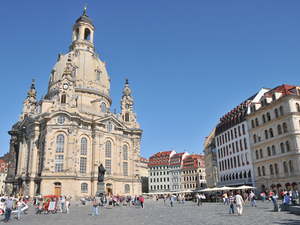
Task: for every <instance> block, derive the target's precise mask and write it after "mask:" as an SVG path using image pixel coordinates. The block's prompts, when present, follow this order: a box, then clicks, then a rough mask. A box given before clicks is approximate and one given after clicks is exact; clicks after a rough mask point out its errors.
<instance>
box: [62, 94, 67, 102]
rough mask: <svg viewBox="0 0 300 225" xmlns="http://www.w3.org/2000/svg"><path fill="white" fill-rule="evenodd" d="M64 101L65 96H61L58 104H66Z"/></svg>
mask: <svg viewBox="0 0 300 225" xmlns="http://www.w3.org/2000/svg"><path fill="white" fill-rule="evenodd" d="M66 99H67V97H66V95H65V94H62V95H61V100H60V103H61V104H66Z"/></svg>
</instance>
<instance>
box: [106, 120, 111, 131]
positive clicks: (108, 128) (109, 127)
mask: <svg viewBox="0 0 300 225" xmlns="http://www.w3.org/2000/svg"><path fill="white" fill-rule="evenodd" d="M107 131H108V132H111V131H112V123H111V122H108V124H107Z"/></svg>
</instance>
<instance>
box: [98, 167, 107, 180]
mask: <svg viewBox="0 0 300 225" xmlns="http://www.w3.org/2000/svg"><path fill="white" fill-rule="evenodd" d="M105 171H106V169H104V167H103V165H102V163H101V164H100V166H98V182H103V180H104V174H105Z"/></svg>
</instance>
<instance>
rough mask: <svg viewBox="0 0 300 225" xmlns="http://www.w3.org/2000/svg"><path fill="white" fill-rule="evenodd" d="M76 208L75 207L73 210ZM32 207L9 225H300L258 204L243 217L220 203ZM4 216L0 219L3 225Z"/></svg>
mask: <svg viewBox="0 0 300 225" xmlns="http://www.w3.org/2000/svg"><path fill="white" fill-rule="evenodd" d="M76 204H78V206H76ZM34 209H35V208H34V207H31V208H30V209H29V213H28V214H27V215H24V214H21V220H20V221H18V220H17V219H16V218H17V214H12V216H11V221H10V224H31V225H37V224H39V225H41V224H42V225H48V224H49V225H50V224H51V225H53V224H61V223H67V224H123V225H127V224H128V225H129V224H130V225H132V224H300V217H299V216H297V215H294V214H290V213H289V212H273V211H272V209H273V204H272V203H268V202H264V203H263V202H261V201H257V207H251V204H250V203H247V204H246V205H245V206H244V208H243V215H242V216H237V212H236V211H235V214H231V215H230V214H229V206H228V205H223V204H222V203H204V204H203V206H197V204H196V203H194V202H191V201H186V202H185V204H178V203H177V202H174V207H171V206H170V202H169V201H167V204H166V205H165V204H164V201H163V200H159V201H158V202H154V201H152V200H150V199H146V200H145V208H144V209H141V207H140V206H116V207H113V208H112V209H109V208H105V207H101V206H100V207H99V216H96V215H95V216H92V211H93V207H92V204H91V202H88V204H87V205H85V206H84V205H80V203H79V202H71V207H70V213H69V214H67V213H57V214H52V213H49V214H41V215H40V214H38V215H36V214H35V213H34ZM3 220H4V216H1V223H3Z"/></svg>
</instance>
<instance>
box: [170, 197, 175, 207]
mask: <svg viewBox="0 0 300 225" xmlns="http://www.w3.org/2000/svg"><path fill="white" fill-rule="evenodd" d="M173 202H174V197H173V195H171V196H170V204H171V207H173Z"/></svg>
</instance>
